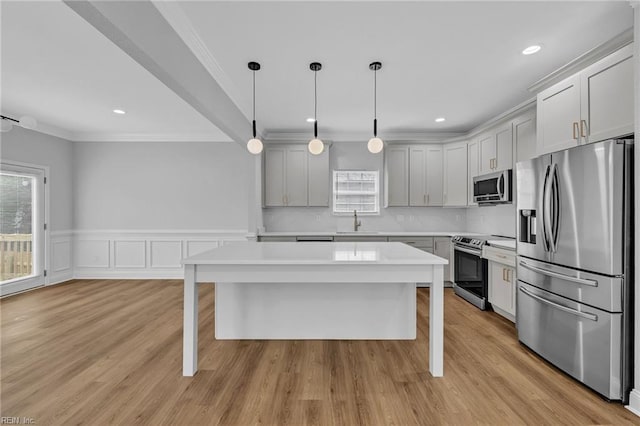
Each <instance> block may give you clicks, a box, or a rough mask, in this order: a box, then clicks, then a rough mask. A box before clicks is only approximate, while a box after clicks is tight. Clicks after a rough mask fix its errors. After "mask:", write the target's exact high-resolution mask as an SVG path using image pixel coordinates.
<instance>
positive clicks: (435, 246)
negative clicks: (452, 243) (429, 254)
mask: <svg viewBox="0 0 640 426" xmlns="http://www.w3.org/2000/svg"><path fill="white" fill-rule="evenodd" d="M433 251H435V252H437V251H438V242H437V241H434V242H433Z"/></svg>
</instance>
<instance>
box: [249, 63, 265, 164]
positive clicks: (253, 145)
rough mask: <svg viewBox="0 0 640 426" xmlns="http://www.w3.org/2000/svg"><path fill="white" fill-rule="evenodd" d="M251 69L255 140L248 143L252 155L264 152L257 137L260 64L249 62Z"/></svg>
mask: <svg viewBox="0 0 640 426" xmlns="http://www.w3.org/2000/svg"><path fill="white" fill-rule="evenodd" d="M247 66H248V67H249V69H250V70H251V71H252V72H253V123H252V130H253V138H252V139H249V142H247V150H249V152H250V153H252V154H256V155H257V154H260V153H261V152H262V148H263V146H262V141H261V140H260V139H258V138H257V136H256V71H258V70H259V69H260V64H259V63H257V62H249V63H248V64H247Z"/></svg>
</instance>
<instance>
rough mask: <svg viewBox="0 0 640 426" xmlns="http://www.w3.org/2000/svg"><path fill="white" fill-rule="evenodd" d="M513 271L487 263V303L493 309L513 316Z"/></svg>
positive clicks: (504, 266)
mask: <svg viewBox="0 0 640 426" xmlns="http://www.w3.org/2000/svg"><path fill="white" fill-rule="evenodd" d="M514 283H515V273H514V269H513V268H511V267H509V266H506V265H503V264H502V263H498V262H491V261H490V262H489V287H490V289H489V302H490V303H491V305H493V307H494V308H497V309H499V310H502V311H503V312H505V313H507V314H509V315H515V303H514V301H515V298H514V294H515V293H514V291H515V284H514Z"/></svg>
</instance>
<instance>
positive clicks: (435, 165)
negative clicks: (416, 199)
mask: <svg viewBox="0 0 640 426" xmlns="http://www.w3.org/2000/svg"><path fill="white" fill-rule="evenodd" d="M442 151H443V150H442V145H429V146H428V147H427V173H426V174H427V205H428V206H441V205H442V204H443V202H444V200H443V187H442V185H443V182H442V174H443V167H442Z"/></svg>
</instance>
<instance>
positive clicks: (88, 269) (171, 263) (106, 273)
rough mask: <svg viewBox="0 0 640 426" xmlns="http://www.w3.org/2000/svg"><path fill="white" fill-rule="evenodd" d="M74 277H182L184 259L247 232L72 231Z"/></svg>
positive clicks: (240, 238)
mask: <svg viewBox="0 0 640 426" xmlns="http://www.w3.org/2000/svg"><path fill="white" fill-rule="evenodd" d="M73 235H74V236H73V248H74V249H75V251H76V253H77V254H76V256H75V264H74V265H73V277H74V278H119V279H137V278H155V279H158V278H160V279H162V278H167V279H169V278H182V277H183V276H184V272H183V268H182V259H183V258H185V257H188V256H193V255H195V254H198V253H202V252H203V251H207V250H211V249H213V248H216V247H220V246H222V245H224V244H225V243H228V242H232V241H247V240H248V239H251V238H252V237H253V238H255V236H254V235H251V234H248V233H247V231H245V230H193V231H192V230H187V231H185V230H107V231H103V230H95V231H93V230H81V231H74V232H73Z"/></svg>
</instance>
